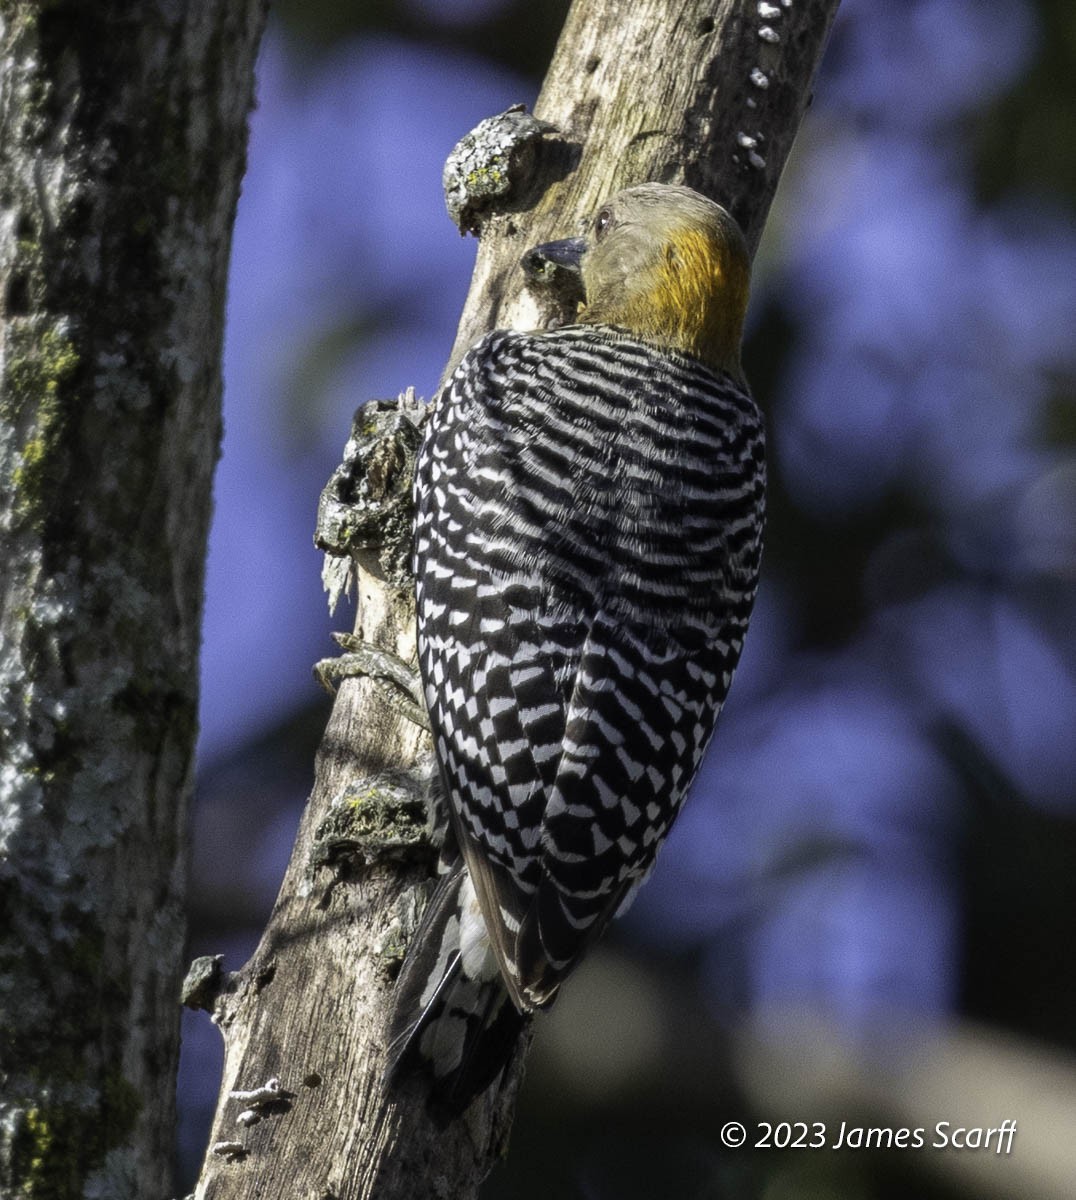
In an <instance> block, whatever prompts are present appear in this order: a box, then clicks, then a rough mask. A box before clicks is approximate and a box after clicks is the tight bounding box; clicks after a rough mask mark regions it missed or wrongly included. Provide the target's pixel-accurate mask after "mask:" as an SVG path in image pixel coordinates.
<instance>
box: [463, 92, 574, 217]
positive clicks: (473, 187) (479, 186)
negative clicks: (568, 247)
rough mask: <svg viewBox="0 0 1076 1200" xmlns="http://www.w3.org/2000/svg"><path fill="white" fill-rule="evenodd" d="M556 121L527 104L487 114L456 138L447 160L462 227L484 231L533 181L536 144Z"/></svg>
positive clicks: (550, 131)
mask: <svg viewBox="0 0 1076 1200" xmlns="http://www.w3.org/2000/svg"><path fill="white" fill-rule="evenodd" d="M555 132H556V127H555V126H553V125H550V124H549V122H548V121H540V120H538V118H537V117H532V116H531V114H530V113H528V112H527V110H526V108H525V106H524V105H522V104H513V105H512V107H511V108H510V109H508V110H507V112H503V113H500V114H499V115H498V116H496V117H487V118H486V119H485V120H484V121H480V122H479V123H478V124H477V125H476V126H475V127H474V129H472V130H471V132H470V133H468V134H467V135H466V136H465V137H463V138H461V139H460V141H459V142H457V143H456V146H455V148H454V149H453V151H452V153H451V154H450V155H449V156H448V159H447V161H446V162H445V170H444V177H443V182H444V188H445V204H446V205H447V207H448V215H449V216H450V217H451V218H452V220H453V221H454V222H455V223H456V228H457V229H459V231H460V233H473V234H476V235H480V234H481V232H482V225H483V224H484V223H485V220H486V217H487V216H489V215H490V214H491V213H493V212H496V211H498V210H502V209H504V208H505V207H506V205H507V204H508V203H509V202H510V201H512V200H513V199H518V193H519V192H520V191H521V190H525V188H526V187H527V186H528V185H529V184H530V183H531V182H532V180H533V176H534V165H535V158H536V154H537V149H538V146H539V144H540V143H541V141H542V138H543V136H544V135H545V134H547V133H555Z"/></svg>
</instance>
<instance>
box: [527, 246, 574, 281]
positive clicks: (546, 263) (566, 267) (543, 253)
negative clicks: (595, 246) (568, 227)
mask: <svg viewBox="0 0 1076 1200" xmlns="http://www.w3.org/2000/svg"><path fill="white" fill-rule="evenodd" d="M586 252H587V243H586V241H585V240H584V239H583V238H565V239H564V240H563V241H560V242H543V243H542V245H540V246H535V247H534V248H533V249H531V250H528V251H527V253H526V254H524V255H523V257H522V258H521V259H520V263H521V264H522V266H523V273H524V274H525V275H526V276H527V278H528V279H529V280H530V281H531V283H539V284H557V283H562V282H565V281H566V277H572V278H574V279H575V280H576V281H578V282H581V281H582V272H581V270H580V265H581V263H582V260H583V255H584V254H586ZM577 285H578V284H577Z"/></svg>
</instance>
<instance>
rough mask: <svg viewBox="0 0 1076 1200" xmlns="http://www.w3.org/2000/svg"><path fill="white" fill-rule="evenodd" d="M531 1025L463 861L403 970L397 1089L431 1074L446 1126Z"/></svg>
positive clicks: (390, 1072)
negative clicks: (404, 1080)
mask: <svg viewBox="0 0 1076 1200" xmlns="http://www.w3.org/2000/svg"><path fill="white" fill-rule="evenodd" d="M526 1022H527V1018H526V1017H525V1016H523V1015H522V1014H521V1013H520V1012H518V1011H517V1009H516V1007H515V1005H513V1003H512V1001H511V1000H510V999H509V996H508V993H507V991H506V990H505V988H504V984H503V983H502V982H501V976H500V971H499V970H498V968H497V963H496V960H495V959H494V956H493V951H492V949H491V948H490V945H489V935H488V934H487V932H486V928H485V922H484V921H483V920H482V916H481V913H480V912H479V908H478V903H477V900H476V898H475V894H474V887H473V885H472V884H471V878H470V875H469V874H468V871H467V868H466V867H465V866H464V865H463V863H462V862H459V863H457V864H456V865H455V866H454V867H453V868H452V870H451V871H450V872H449V873H448V874H447V875H445V876H444V877H443V878H442V879H441V881H440V882H439V883H438V885H437V888H436V890H435V891H434V894H433V896H432V898H431V900H430V903H429V905H428V907H427V909H426V912H425V913H424V914H423V917H422V920H421V922H420V923H419V927H418V930H417V932H416V933H415V937H414V941H413V942H412V943H411V947H410V949H409V950H408V952H407V957H406V959H405V960H404V965H403V968H402V970H401V971H400V978H399V979H398V980H397V983H396V998H395V1010H394V1012H393V1017H392V1025H391V1027H390V1030H389V1047H388V1058H389V1061H388V1067H387V1069H386V1073H385V1074H386V1078H387V1080H388V1082H389V1084H390V1086H391V1085H392V1084H393V1083H395V1082H396V1081H397V1080H399V1079H400V1078H401V1077H403V1076H405V1075H407V1074H410V1073H412V1072H421V1073H423V1074H425V1075H427V1076H428V1077H429V1078H430V1080H431V1082H430V1094H429V1108H430V1112H431V1113H432V1114H433V1116H434V1117H435V1118H436V1119H437V1120H438V1121H439V1122H441V1123H447V1122H448V1121H449V1120H451V1119H452V1118H454V1117H456V1116H458V1115H459V1114H460V1113H462V1112H463V1110H464V1109H465V1108H466V1107H467V1106H468V1105H469V1104H470V1103H471V1101H472V1100H473V1099H474V1098H475V1097H476V1096H478V1095H479V1094H480V1093H481V1092H484V1091H485V1090H486V1088H487V1087H489V1085H490V1084H491V1083H492V1082H493V1081H494V1079H496V1078H497V1076H498V1075H499V1074H500V1072H501V1071H502V1070H503V1069H504V1067H505V1066H506V1065H507V1063H508V1060H509V1059H510V1058H511V1056H512V1051H513V1050H514V1049H515V1046H516V1044H517V1042H518V1040H519V1035H520V1033H521V1032H522V1031H523V1028H524V1025H525V1024H526Z"/></svg>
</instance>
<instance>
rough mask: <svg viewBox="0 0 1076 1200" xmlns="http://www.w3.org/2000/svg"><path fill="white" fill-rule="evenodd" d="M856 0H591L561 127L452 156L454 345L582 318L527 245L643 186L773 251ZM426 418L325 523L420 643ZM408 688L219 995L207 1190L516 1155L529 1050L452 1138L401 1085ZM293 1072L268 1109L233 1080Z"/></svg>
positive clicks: (552, 108)
mask: <svg viewBox="0 0 1076 1200" xmlns="http://www.w3.org/2000/svg"><path fill="white" fill-rule="evenodd" d="M836 7H837V0H785V2H783V3H782V2H780V0H779V2H777V3H774V4H772V5H771V4H768V3H767V4H760V3H758V0H750V2H745V0H735V2H733V0H723V2H721V3H718V4H716V5H715V4H714V3H713V2H712V0H710V2H703V0H685V2H683V3H679V4H672V3H670V2H669V0H637V2H633V3H630V4H628V3H625V2H624V0H577V3H576V4H575V6H574V7H573V9H572V11H571V14H570V15H569V18H568V21H567V25H566V28H565V31H564V34H563V36H562V38H561V41H560V44H559V46H558V48H557V52H556V56H555V59H554V62H553V64H552V66H551V68H550V72H549V75H548V78H547V82H546V85H545V88H544V89H543V92H542V95H541V99H540V100H539V103H538V105H537V109H536V111H537V114H538V116H540V117H541V118H543V119H544V120H545V121H547V122H550V123H552V124H553V125H555V126H556V130H555V131H545V132H544V133H542V132H539V133H538V135H537V136H536V132H535V129H534V126H533V124H531V123H527V122H523V123H522V124H518V125H517V126H516V134H517V135H518V136H516V134H513V133H512V132H511V130H510V129H509V130H507V131H506V129H505V128H504V127H503V126H501V125H497V126H495V127H493V128H492V132H490V130H486V131H485V132H484V133H480V132H479V131H475V137H474V138H473V139H472V140H471V141H470V142H469V143H468V145H467V146H466V147H464V148H463V149H462V150H461V151H458V152H457V153H456V154H454V156H453V159H452V160H450V163H451V166H450V174H451V175H452V180H451V182H452V186H453V189H454V192H453V208H454V210H455V211H456V212H462V213H463V214H464V218H463V219H464V221H465V223H466V224H467V225H469V226H470V227H472V228H475V229H477V230H478V231H480V233H481V238H482V241H481V245H480V248H479V254H478V263H477V267H476V270H475V276H474V281H473V284H472V289H471V293H470V298H469V300H468V302H467V306H466V309H465V312H464V315H463V319H462V321H461V325H460V332H459V337H458V340H457V344H456V347H455V349H454V351H453V354H452V356H451V360H452V361H453V362H454V361H455V360H456V359H458V357H459V356H460V355H461V354H462V353H463V352H464V351H465V350H466V348H467V347H468V346H469V345H470V344H471V343H472V342H473V341H474V340H475V339H476V338H477V337H478V336H479V335H480V334H481V333H482V332H484V331H485V330H487V329H489V328H492V327H494V326H497V325H500V326H507V325H511V326H515V327H521V328H534V327H536V326H539V325H541V324H543V323H545V321H547V320H548V319H550V318H551V317H554V316H558V315H563V313H559V312H558V311H557V310H558V307H559V304H558V302H557V301H556V300H555V299H554V300H550V299H549V298H540V297H539V296H537V295H536V294H534V293H531V292H527V291H526V290H525V289H524V288H523V278H522V273H521V272H520V270H519V267H518V263H519V258H520V256H521V255H522V253H523V252H524V251H525V250H526V249H527V248H528V247H530V246H532V245H533V244H535V243H536V242H539V241H543V240H547V239H549V238H551V237H555V236H565V235H566V234H570V233H575V232H577V230H578V228H579V222H580V220H581V219H582V218H583V217H584V216H586V215H588V214H589V213H591V212H592V211H593V210H594V209H595V208H596V207H597V205H598V204H599V203H600V202H601V201H602V200H603V199H604V198H605V197H606V196H607V195H609V194H610V193H611V192H613V191H615V190H617V189H618V188H620V187H624V186H627V185H629V184H632V183H638V182H642V181H644V180H648V179H657V180H663V181H667V182H687V183H689V184H691V185H692V186H694V187H696V188H698V189H699V190H701V191H703V192H706V193H707V194H709V195H711V196H713V197H714V198H716V199H718V200H720V201H722V202H723V203H725V204H726V205H727V206H728V207H729V208H730V209H731V210H732V211H733V212H734V213H735V215H736V216H737V217H738V218H739V219H740V221H741V223H742V224H743V226H744V228H745V229H746V231H747V234H748V239H749V241H750V243H751V246H752V248H754V246H755V245H756V244H757V241H758V237H759V234H760V232H761V229H762V226H763V223H764V221H765V217H766V213H767V211H768V209H769V204H770V201H771V200H772V197H773V193H774V190H775V188H776V185H777V180H778V178H779V175H780V172H781V168H782V166H783V165H784V161H785V157H786V156H787V153H788V150H789V148H790V147H791V144H792V139H793V137H794V136H795V133H796V129H797V127H798V125H799V120H800V117H801V115H802V113H803V110H804V108H805V107H806V104H807V102H808V98H809V95H810V89H811V81H812V79H813V76H814V71H815V68H816V66H817V64H818V60H819V58H820V56H821V51H822V47H823V45H824V43H825V38H826V34H827V32H828V29H829V25H830V22H831V20H832V17H833V15H834V12H835V10H836ZM764 30H765V31H768V32H763V31H764ZM510 124H511V123H510ZM480 130H481V127H480ZM558 131H559V132H558ZM469 189H470V193H469V195H468V194H467V193H468V190H469ZM461 195H462V197H463V198H462V201H461ZM419 420H420V418H419V417H418V416H417V415H416V414H414V413H412V412H411V410H410V408H409V406H408V405H407V404H406V403H401V404H400V406H399V407H398V408H393V406H391V405H384V406H377V407H373V408H372V407H370V406H367V408H366V409H364V410H362V411H360V413H359V414H358V416H357V420H356V426H355V430H354V431H353V435H352V439H351V441H350V442H349V443H348V449H347V451H346V453H345V464H344V466H343V467H342V468H341V470H340V471H339V472H338V473H337V476H335V477H334V480H333V482H332V484H331V485H330V489H329V494H328V500H327V501H326V502H325V503H323V509H322V521H321V524H320V538H321V544H322V545H323V546H324V547H326V548H328V549H329V550H330V551H331V552H332V553H334V554H337V555H343V556H345V559H346V558H347V557H350V559H351V560H352V561H353V563H354V564H355V568H356V570H357V571H358V578H359V594H360V601H359V615H358V622H357V627H356V633H357V635H358V636H359V637H360V638H361V639H362V640H363V641H365V642H368V643H370V642H373V643H376V644H377V645H379V646H381V647H383V648H385V649H390V650H393V651H394V652H395V653H397V654H399V655H400V656H401V657H403V658H405V659H409V660H413V657H414V631H413V616H414V609H413V602H412V600H411V589H410V583H409V581H408V580H407V579H406V577H405V573H404V572H402V571H401V564H402V563H405V562H406V547H407V544H408V537H409V520H410V518H409V509H408V507H407V494H408V490H409V487H410V479H411V470H412V466H413V448H414V445H415V442H416V440H417V437H416V425H417V423H418V422H419ZM329 509H331V510H332V517H331V520H330V521H329V522H328V523H327V522H326V514H327V510H329ZM341 511H344V512H346V511H350V513H351V516H350V518H345V517H342V516H341ZM330 573H331V574H334V575H335V574H338V572H336V571H332V572H330ZM391 686H392V685H388V684H386V683H384V682H383V681H380V680H377V679H374V678H371V677H364V678H352V679H346V680H345V681H344V682H343V683H342V684H341V687H340V691H339V694H338V696H337V701H336V704H335V707H334V709H333V714H332V717H331V719H330V722H329V727H328V729H327V731H326V735H325V741H324V743H323V744H322V747H321V751H320V754H319V759H318V769H317V778H316V782H315V786H314V791H313V793H312V795H311V798H310V801H309V804H308V806H307V810H306V813H305V815H304V817H303V822H302V826H301V829H300V833H299V837H298V841H297V844H296V849H295V852H294V855H293V857H292V862H291V865H290V867H289V869H288V872H287V876H286V878H285V880H284V884H283V886H282V889H281V892H280V896H279V898H278V900H277V904H276V907H275V909H274V912H273V914H272V917H271V918H270V922H269V927H268V929H267V930H266V933H265V935H264V937H263V939H262V942H261V945H260V946H259V948H258V950H257V952H256V953H255V955H254V957H253V959H252V960H251V961H250V962H249V963H248V964H247V965H246V966H245V967H244V968H243V970H242V971H240V972H239V973H238V974H237V975H235V976H232V977H231V978H230V979H228V980H227V982H226V984H225V987H224V990H223V991H222V992H221V994H220V995H219V996H217V997H216V1000H215V1004H214V1001H212V1000H208V999H207V1000H205V1001H204V1002H205V1003H206V1004H207V1005H214V1019H215V1020H217V1021H218V1022H219V1023H220V1025H221V1027H222V1029H223V1032H224V1036H225V1046H226V1062H225V1072H224V1085H223V1089H222V1094H221V1101H220V1104H219V1107H218V1111H217V1116H216V1120H215V1123H214V1130H213V1134H212V1138H211V1150H210V1153H209V1155H208V1156H207V1160H206V1165H205V1168H204V1170H203V1174H202V1179H201V1181H200V1183H199V1188H198V1195H199V1196H201V1197H212V1198H213V1200H222V1198H224V1197H228V1198H229V1200H231V1198H239V1197H250V1198H253V1197H255V1196H301V1197H318V1198H323V1197H333V1198H334V1200H345V1198H346V1200H354V1198H358V1197H377V1198H378V1200H394V1198H401V1200H402V1198H406V1200H423V1198H424V1197H452V1198H454V1200H468V1198H470V1197H473V1196H475V1195H476V1193H477V1189H478V1186H479V1184H480V1182H481V1180H482V1178H483V1177H484V1176H485V1174H486V1173H487V1172H488V1170H489V1169H490V1167H491V1166H492V1165H493V1163H494V1162H495V1160H496V1158H497V1156H498V1154H499V1153H501V1152H502V1151H503V1148H504V1145H505V1139H506V1136H507V1130H508V1126H509V1124H510V1120H511V1112H512V1108H513V1105H514V1101H515V1093H516V1089H517V1087H518V1082H519V1075H520V1069H519V1065H520V1062H519V1060H521V1058H522V1053H523V1050H524V1049H525V1047H521V1052H520V1056H519V1059H518V1060H517V1062H516V1064H515V1068H514V1069H513V1070H512V1071H510V1072H509V1073H508V1077H507V1078H506V1080H505V1081H504V1084H503V1086H502V1087H500V1088H499V1089H498V1088H493V1089H491V1091H490V1092H489V1093H487V1095H486V1096H485V1097H484V1098H483V1099H482V1100H481V1101H480V1102H478V1103H476V1104H475V1105H474V1106H472V1108H471V1109H470V1110H469V1111H468V1113H467V1114H466V1119H465V1120H463V1121H460V1122H457V1123H456V1124H454V1125H452V1126H450V1127H449V1128H448V1129H447V1130H444V1131H442V1130H439V1129H437V1128H436V1127H435V1126H434V1125H433V1124H432V1123H431V1122H430V1121H429V1120H428V1118H427V1117H426V1114H425V1112H424V1110H423V1108H422V1105H421V1090H420V1089H419V1088H414V1089H412V1090H411V1091H409V1092H406V1093H401V1094H397V1095H395V1096H392V1097H386V1096H385V1095H384V1094H383V1091H382V1085H381V1078H380V1075H381V1070H382V1067H383V1064H384V1053H383V1051H384V1047H383V1036H384V1030H385V1025H386V1020H387V1015H388V1012H389V1009H390V1004H391V983H392V976H393V972H394V969H395V967H396V966H397V965H398V962H399V957H400V954H401V951H402V949H403V945H404V943H405V942H406V938H407V934H408V932H409V930H410V929H411V928H413V925H414V912H415V909H416V907H417V905H416V885H417V886H418V887H421V886H422V881H423V880H425V878H426V877H427V876H428V872H429V862H430V855H429V853H428V851H426V850H425V849H424V847H423V843H422V839H421V830H420V829H419V828H418V826H419V825H420V823H421V815H420V809H419V808H418V807H416V800H417V798H418V797H419V796H420V794H421V786H420V783H419V778H420V776H421V773H422V770H423V768H424V764H425V762H426V759H425V755H426V753H427V745H426V739H425V735H423V734H422V733H421V731H420V730H419V729H418V728H417V727H416V726H415V725H414V724H413V723H412V722H411V721H409V720H408V719H407V718H406V717H404V716H403V715H401V714H400V713H399V711H398V710H397V709H394V708H393V707H392V706H390V705H387V704H386V695H387V692H386V688H390V687H391ZM394 797H395V799H394ZM398 801H402V802H400V803H398ZM270 1083H271V1084H272V1086H271V1088H270V1091H269V1093H267V1094H266V1096H265V1098H264V1101H265V1102H264V1103H258V1104H257V1105H255V1106H254V1107H251V1103H250V1100H249V1097H243V1096H235V1095H233V1093H235V1092H240V1093H249V1092H252V1091H254V1090H255V1089H258V1088H262V1087H265V1086H267V1085H269V1084H270Z"/></svg>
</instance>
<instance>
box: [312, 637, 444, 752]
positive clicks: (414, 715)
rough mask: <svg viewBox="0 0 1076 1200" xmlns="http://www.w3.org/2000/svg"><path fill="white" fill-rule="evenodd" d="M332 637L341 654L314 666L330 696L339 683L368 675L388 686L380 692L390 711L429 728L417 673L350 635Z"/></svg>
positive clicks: (400, 659)
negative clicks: (341, 650)
mask: <svg viewBox="0 0 1076 1200" xmlns="http://www.w3.org/2000/svg"><path fill="white" fill-rule="evenodd" d="M333 638H334V640H335V641H336V642H337V643H338V644H339V645H340V646H341V647H343V650H344V653H343V654H341V655H339V656H338V657H336V658H323V659H321V660H320V661H318V662H316V663H315V664H314V678H315V679H317V681H318V683H320V684H321V686H322V687H323V688H324V689H325V690H326V691H327V692H328V693H329V694H330V695H335V694H336V689H337V686H338V685H339V683H340V681H341V680H343V679H356V678H358V677H360V676H363V675H367V676H369V677H370V678H371V679H374V680H377V682H378V683H381V684H388V685H390V686H386V687H383V688H382V691H383V693H384V696H385V700H386V701H387V702H388V704H389V706H390V707H391V708H393V709H394V710H395V711H396V712H398V713H399V714H400V715H401V716H404V717H406V718H407V719H408V720H409V721H414V723H415V724H416V725H420V726H421V727H422V728H423V729H429V727H430V718H429V716H428V714H427V712H426V701H425V699H424V698H423V695H422V682H421V680H420V679H419V676H418V672H417V671H415V670H413V669H412V668H411V667H409V666H408V665H407V663H405V662H404V661H403V659H402V658H398V657H397V656H396V655H395V654H391V653H390V652H389V651H388V650H382V649H380V648H379V647H377V646H371V645H370V644H369V643H368V642H363V641H361V640H360V639H359V638H357V637H356V636H355V635H354V634H353V633H334V634H333Z"/></svg>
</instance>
